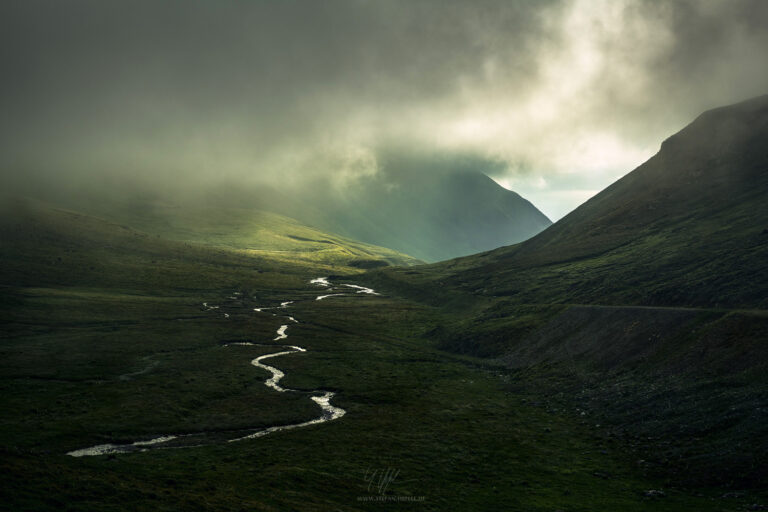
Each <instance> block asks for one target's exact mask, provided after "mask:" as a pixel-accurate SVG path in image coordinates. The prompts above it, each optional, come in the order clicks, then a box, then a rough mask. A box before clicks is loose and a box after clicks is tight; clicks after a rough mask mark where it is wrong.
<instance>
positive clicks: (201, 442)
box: [67, 277, 378, 457]
mask: <svg viewBox="0 0 768 512" xmlns="http://www.w3.org/2000/svg"><path fill="white" fill-rule="evenodd" d="M310 284H313V285H316V286H320V287H323V288H325V289H326V290H327V291H333V290H334V288H333V286H332V285H331V283H330V282H329V281H328V278H326V277H318V278H316V279H312V280H311V281H310ZM340 286H343V287H345V288H349V289H350V290H349V291H350V293H331V294H325V295H318V296H317V297H316V298H315V300H316V301H317V300H323V299H326V298H328V297H339V296H348V295H356V294H368V295H378V293H376V292H375V291H374V290H372V289H371V288H366V287H364V286H358V285H354V284H342V285H340ZM352 292H353V293H352ZM228 299H231V300H239V299H242V294H241V293H240V292H234V293H233V295H232V296H230V297H228ZM293 303H294V301H292V300H289V301H285V302H281V303H280V305H279V306H274V307H262V308H253V310H254V311H255V312H257V313H259V312H266V311H268V310H280V309H287V308H288V306H290V305H291V304H293ZM203 308H204V309H205V311H215V310H217V309H219V308H220V306H213V305H209V304H208V303H207V302H203ZM271 314H272V316H277V314H276V313H271ZM223 316H224V318H229V314H227V313H223ZM285 318H287V319H288V320H289V321H291V322H294V323H299V321H298V320H296V319H295V318H294V317H293V316H289V315H285ZM288 326H289V324H283V325H281V326H280V327H279V328H278V329H277V336H276V337H275V338H274V340H273V341H281V340H284V339H286V338H288V333H287V331H288ZM231 345H249V346H260V347H267V346H269V347H279V348H282V349H285V350H282V351H280V352H274V353H271V354H265V355H261V356H259V357H257V358H255V359H252V360H251V364H252V365H253V366H256V367H257V368H261V369H262V370H266V371H268V372H269V373H271V374H272V376H271V377H270V378H268V379H267V380H265V381H264V385H265V386H267V387H268V388H271V389H273V390H275V391H277V392H278V393H286V392H289V393H306V394H308V395H310V396H309V398H310V399H311V400H312V401H314V402H315V403H316V404H317V405H318V406H319V407H320V410H321V414H320V416H318V417H317V418H315V419H312V420H309V421H304V422H301V423H293V424H289V425H276V426H272V427H266V428H254V429H245V430H236V431H232V430H230V431H215V432H213V431H209V432H197V433H192V434H178V435H171V434H168V435H160V436H157V437H154V438H152V439H149V440H146V441H134V442H132V443H124V444H112V443H107V444H99V445H96V446H91V447H88V448H81V449H79V450H73V451H71V452H67V455H69V456H72V457H85V456H94V455H109V454H116V453H129V452H143V451H147V450H150V449H158V448H183V447H193V446H206V445H210V444H214V443H215V442H228V443H233V442H236V441H242V440H244V439H254V438H257V437H263V436H266V435H268V434H272V433H274V432H279V431H281V430H292V429H296V428H301V427H308V426H310V425H317V424H318V423H325V422H326V421H332V420H336V419H339V418H341V417H342V416H344V414H346V411H345V410H344V409H342V408H341V407H336V406H334V405H332V404H331V399H332V398H333V396H334V395H335V393H333V392H331V391H324V390H319V389H316V390H313V391H300V390H296V389H289V388H284V387H282V386H280V380H281V379H282V378H283V377H285V373H283V372H282V371H281V370H279V369H278V368H275V367H274V366H270V365H268V364H264V363H263V362H262V361H265V360H267V359H272V358H275V357H281V356H286V355H289V354H296V353H299V352H306V351H307V350H306V349H304V348H302V347H299V346H296V345H276V344H272V343H270V344H262V343H251V342H233V343H227V344H225V345H224V346H225V347H226V346H231ZM131 375H134V374H131Z"/></svg>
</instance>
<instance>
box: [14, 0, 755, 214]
mask: <svg viewBox="0 0 768 512" xmlns="http://www.w3.org/2000/svg"><path fill="white" fill-rule="evenodd" d="M0 20H2V21H0V24H2V26H1V27H0V59H2V69H3V80H2V81H0V93H1V96H0V102H1V106H2V111H3V116H2V120H0V137H1V138H0V154H1V155H2V156H1V157H0V158H1V159H2V161H0V165H2V173H3V177H4V180H3V181H4V183H5V185H6V186H7V185H8V184H9V183H11V182H15V184H17V185H18V184H29V183H30V182H31V180H34V179H37V180H38V182H39V181H42V182H44V183H51V182H55V183H58V182H61V183H75V184H77V183H81V182H82V181H83V180H88V181H94V180H95V181H98V179H102V178H104V177H108V176H112V177H115V176H116V177H117V178H118V179H125V178H126V177H130V178H131V179H132V178H134V177H136V178H137V179H139V180H143V181H145V182H147V183H151V184H152V186H155V187H160V188H164V189H167V190H177V189H179V188H190V189H195V188H199V187H209V186H213V185H214V184H216V182H219V181H228V182H257V181H265V180H266V181H269V182H271V183H273V184H274V183H278V184H281V185H285V186H289V185H296V184H306V183H307V182H315V181H318V180H319V181H320V182H321V183H323V184H325V185H326V186H327V187H328V188H329V189H333V190H336V191H340V192H342V193H343V191H344V190H345V188H346V187H347V185H348V184H349V183H350V182H354V181H355V180H356V179H357V177H359V176H365V175H370V174H372V173H375V172H377V169H378V168H379V166H381V165H383V164H382V161H383V160H382V158H381V155H382V154H383V153H391V151H393V148H397V150H399V151H403V152H409V151H416V152H418V153H419V154H424V153H425V152H426V153H429V152H433V153H435V154H436V155H446V154H449V155H450V154H464V155H472V156H473V159H475V160H477V161H486V162H488V165H487V167H485V166H482V165H481V166H480V167H481V168H480V169H479V170H485V171H487V172H489V173H492V174H493V177H494V178H495V179H497V180H498V181H499V182H500V183H502V184H504V185H507V186H509V187H510V188H512V189H514V190H516V191H518V192H520V193H522V194H523V195H525V196H527V197H529V198H530V199H531V200H532V201H533V202H534V203H535V204H537V205H539V206H540V207H541V208H542V210H543V211H544V212H545V213H547V214H548V215H550V216H551V217H553V218H558V217H560V216H561V215H562V214H564V213H566V212H567V211H568V210H570V209H572V208H573V207H575V206H576V205H577V204H578V203H579V202H581V201H583V200H584V199H585V198H587V197H589V195H591V194H593V193H595V192H596V191H598V190H599V189H600V188H602V187H604V186H606V185H608V184H609V183H610V182H612V181H613V180H614V179H616V178H617V177H619V176H621V175H622V174H624V173H626V172H628V171H630V170H631V169H632V168H634V167H635V166H636V165H638V164H639V163H641V162H642V161H643V160H644V159H645V158H647V157H648V156H650V155H651V154H652V153H653V152H655V150H656V149H657V148H658V145H659V143H660V142H661V140H662V139H663V138H665V137H666V136H668V135H670V134H671V133H672V132H674V131H676V130H677V129H679V128H680V127H682V126H683V125H684V124H686V123H687V122H688V121H690V120H691V119H692V118H693V117H695V116H696V115H697V114H698V113H700V112H701V111H702V110H705V109H707V108H710V107H714V106H718V105H722V104H727V103H729V102H734V101H738V100H740V99H744V98H747V97H750V96H755V95H758V94H762V93H765V92H768V60H767V59H766V58H765V55H766V54H767V53H768V29H766V27H768V3H767V2H765V1H763V0H733V1H727V2H726V1H707V0H687V1H685V0H680V1H674V2H672V1H670V2H663V1H655V0H647V1H642V0H637V1H630V0H573V1H540V2H532V1H527V0H521V1H518V2H511V1H509V0H501V1H478V2H458V1H456V2H451V1H445V0H434V1H410V0H409V1H386V2H373V1H363V0H360V1H331V2H315V1H310V0H305V1H281V2H271V1H262V2H244V1H219V2H203V1H200V2H192V1H187V0H185V1H180V0H177V1H165V2H157V1H154V0H153V1H144V2H141V1H138V2H137V1H130V2H129V1H125V2H113V1H105V0H93V1H69V2H60V1H53V0H51V1H46V2H40V1H35V0H23V1H19V2H8V1H7V2H3V4H2V6H0ZM435 167H436V166H425V169H424V172H439V170H435ZM483 167H485V168H483Z"/></svg>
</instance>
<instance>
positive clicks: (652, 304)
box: [370, 96, 768, 489]
mask: <svg viewBox="0 0 768 512" xmlns="http://www.w3.org/2000/svg"><path fill="white" fill-rule="evenodd" d="M766 262H768V96H763V97H759V98H755V99H753V100H749V101H746V102H743V103H739V104H736V105H731V106H728V107H723V108H718V109H714V110H710V111H708V112H705V113H704V114H702V115H700V116H699V117H698V118H697V119H696V120H695V121H693V122H692V123H691V124H690V125H688V126H687V127H685V128H684V129H683V130H681V131H680V132H678V133H677V134H675V135H673V136H672V137H670V138H668V139H667V140H666V141H664V143H663V144H662V145H661V148H660V150H659V152H658V153H657V154H656V155H655V156H653V157H652V158H651V159H650V160H648V161H647V162H645V163H644V164H642V165H641V166H640V167H638V168H637V169H635V170H634V171H632V172H631V173H629V174H627V175H626V176H625V177H623V178H622V179H620V180H618V181H617V182H616V183H614V184H612V185H611V186H609V187H608V188H606V189H605V190H603V191H602V192H601V193H599V194H598V195H596V196H595V197H593V198H592V199H590V200H589V201H587V202H586V203H585V204H584V205H582V206H581V207H579V208H578V209H576V210H575V211H574V212H572V213H571V214H570V215H568V216H566V217H565V218H564V219H562V220H560V221H558V222H557V223H555V224H554V225H552V226H551V227H549V228H548V229H546V230H545V231H543V232H542V233H540V234H539V235H537V236H535V237H533V238H531V239H530V240H527V241H525V242H523V243H520V244H517V245H513V246H509V247H502V248H499V249H496V250H493V251H489V252H485V253H481V254H476V255H472V256H468V257H465V258H458V259H455V260H450V261H446V262H442V263H438V264H433V265H426V266H421V267H414V268H409V269H384V270H381V271H375V272H373V273H372V274H370V281H372V282H375V284H376V286H377V287H378V288H380V289H382V290H384V291H389V292H392V293H399V294H401V295H407V296H410V297H411V298H415V299H417V300H418V301H421V302H425V303H428V304H431V305H433V306H438V307H439V308H440V309H441V310H442V311H444V314H445V320H444V321H443V322H442V323H441V324H440V325H438V326H437V327H435V328H434V329H432V330H431V331H430V332H429V333H428V335H429V336H431V337H432V338H433V339H434V340H436V342H437V344H438V346H440V347H441V348H443V349H447V350H450V351H453V352H459V353H468V354H471V355H475V356H484V357H493V358H495V359H494V360H495V361H496V362H497V363H498V364H501V365H503V366H505V367H506V368H508V369H510V370H511V371H513V372H514V373H513V375H514V378H513V381H514V382H515V392H516V393H519V394H524V395H525V394H528V395H530V396H534V397H536V398H535V399H536V400H537V401H538V402H539V403H543V404H546V406H547V408H548V409H549V410H563V409H565V410H572V411H575V413H576V414H578V415H579V416H581V417H587V418H588V419H586V420H585V421H589V422H591V423H592V424H594V425H595V430H596V433H595V435H597V436H601V437H602V438H604V439H605V440H606V442H610V443H618V444H619V445H621V446H623V447H624V449H626V450H629V451H631V452H632V453H635V454H636V455H637V459H639V460H640V461H641V462H639V464H642V467H643V468H645V471H647V472H649V473H652V474H657V475H662V477H663V478H665V479H666V481H667V485H670V486H675V485H725V486H729V487H736V488H756V489H764V488H765V485H766V482H768V455H766V454H768V427H766V422H765V416H764V413H763V411H765V410H768V399H767V398H766V397H768V351H766V340H768V266H767V265H766Z"/></svg>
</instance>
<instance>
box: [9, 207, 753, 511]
mask: <svg viewBox="0 0 768 512" xmlns="http://www.w3.org/2000/svg"><path fill="white" fill-rule="evenodd" d="M2 230H3V231H2V235H3V236H2V241H3V243H2V245H0V249H1V251H0V255H2V274H1V275H2V283H3V285H4V286H3V294H2V306H3V307H2V323H3V330H2V333H3V335H2V336H3V337H2V355H3V357H2V361H3V363H2V365H1V366H0V385H2V388H3V389H2V393H0V397H2V398H1V399H0V400H2V401H1V402H0V407H1V408H2V410H3V411H4V414H3V416H2V420H1V421H0V451H2V457H0V459H1V460H2V462H1V464H2V467H3V473H4V475H5V477H4V480H3V484H2V485H0V491H2V495H3V496H2V498H3V499H2V502H1V503H2V505H0V508H5V509H9V510H57V511H58V510H98V511H105V510H153V511H154V510H179V509H188V510H193V509H194V510H313V511H315V510H367V509H371V508H377V509H378V508H380V507H381V504H380V503H369V504H366V503H362V502H359V501H357V497H358V496H368V495H377V493H376V492H375V491H371V490H369V489H368V483H367V482H366V481H365V479H364V477H365V473H366V471H367V470H373V469H385V468H390V467H391V468H394V469H396V470H399V471H400V474H399V475H398V478H397V479H396V480H395V482H393V483H392V484H391V485H390V487H389V490H388V491H387V494H388V495H391V496H392V495H396V496H424V497H425V501H424V502H423V503H419V504H415V505H414V506H416V507H418V508H420V509H424V510H446V509H463V510H468V509H472V510H498V508H499V506H500V504H503V506H504V508H506V509H511V510H526V511H527V510H554V509H567V510H646V509H648V508H649V507H653V509H654V510H723V509H725V510H739V509H741V508H742V507H743V505H744V503H746V502H745V501H744V500H720V499H713V498H717V497H718V496H719V495H720V494H721V493H722V492H718V491H716V490H707V491H704V494H703V495H702V496H696V495H694V493H693V492H692V491H685V490H682V489H679V488H677V489H676V488H674V482H666V481H663V480H658V479H656V478H655V477H653V476H647V475H645V474H644V472H643V471H642V468H638V467H636V465H635V464H634V461H633V459H631V458H629V459H628V458H627V456H626V454H624V453H623V452H622V450H621V444H620V443H616V442H614V441H613V440H610V439H604V438H602V437H601V436H600V435H599V432H598V431H596V430H595V429H594V428H593V426H592V425H591V424H589V423H587V422H585V421H584V418H583V417H581V416H579V415H578V413H576V412H574V411H566V410H556V409H554V408H550V407H542V406H541V404H539V403H537V402H536V401H535V400H532V399H531V398H530V397H528V396H526V395H525V391H520V390H519V389H518V388H519V385H518V383H516V382H515V381H514V377H513V376H512V375H510V374H509V373H508V372H507V371H506V370H503V369H502V368H499V367H493V366H489V365H488V364H487V363H486V362H483V361H479V360H475V359H471V358H466V357H460V356H455V355H451V354H448V353H445V352H443V351H440V350H438V349H437V348H436V347H435V346H434V344H433V343H431V342H429V341H426V340H424V339H422V338H421V334H422V333H423V331H424V330H428V329H430V328H432V327H434V326H435V325H437V324H438V323H440V322H441V321H442V316H441V315H442V313H441V312H439V311H438V310H435V309H433V308H430V307H426V306H423V305H419V304H416V303H413V302H409V301H406V300H402V299H397V298H394V297H352V298H336V300H328V301H323V302H316V301H314V300H313V299H314V296H315V295H316V293H317V291H316V290H312V289H311V288H310V287H308V284H307V279H308V278H310V277H315V276H316V275H318V274H324V273H327V272H329V271H330V270H334V271H335V272H336V273H337V274H346V275H348V276H352V275H356V273H357V272H358V270H356V269H354V268H351V267H342V266H339V265H336V266H335V267H330V266H328V265H327V264H322V263H318V264H317V265H314V264H313V265H311V266H310V265H307V264H306V263H303V262H301V261H297V262H296V261H294V262H290V261H287V260H275V259H271V258H267V257H261V256H255V255H254V254H252V253H248V252H244V251H242V250H232V249H224V248H222V247H223V246H224V245H226V244H219V245H220V246H219V247H206V246H202V245H199V244H192V243H185V242H177V241H167V240H163V239H161V238H158V237H154V236H147V235H143V234H142V233H140V232H135V231H132V230H130V229H127V228H120V227H119V226H116V225H114V224H110V223H106V222H103V221H98V220H96V219H93V218H91V217H86V216H82V215H78V214H74V213H71V212H62V211H57V212H49V211H46V210H43V211H40V210H34V209H33V210H32V211H31V212H27V214H25V215H19V214H18V212H16V214H15V215H5V216H4V217H3V223H2ZM235 290H238V291H240V292H241V293H242V294H243V295H242V297H243V298H242V299H237V300H227V299H226V297H227V296H229V295H230V294H231V292H232V291H235ZM287 299H297V300H298V302H297V304H296V305H295V306H294V308H295V309H294V310H292V313H294V314H295V315H296V316H297V317H298V318H300V319H301V321H302V323H301V324H298V325H295V326H293V327H291V330H290V331H289V332H290V335H291V336H292V338H290V341H291V342H293V343H299V344H301V345H302V346H305V347H306V348H308V349H309V352H307V353H306V354H301V355H296V356H295V357H294V356H290V357H285V358H281V360H280V361H279V363H278V364H276V366H278V367H280V368H281V369H283V370H284V371H285V372H286V374H287V376H286V378H285V381H284V383H285V385H286V386H289V387H294V388H299V389H312V388H315V387H322V388H324V389H332V390H337V391H338V392H339V395H338V397H337V399H335V400H336V403H338V404H339V405H340V406H342V407H344V408H345V409H347V411H348V415H347V416H346V417H345V418H344V419H342V420H340V421H337V422H334V423H331V424H325V425H319V426H316V427H310V428H306V429H302V430H297V431H293V432H287V433H281V434H276V435H272V436H268V437H265V438H262V439H257V440H253V441H247V442H242V443H238V444H235V445H221V446H211V447H205V448H196V449H184V450H160V451H152V452H148V453H143V454H130V455H119V456H116V457H96V458H87V459H72V458H70V457H67V456H64V455H63V453H64V452H65V451H67V450H69V449H72V448H78V447H82V446H87V445H90V444H93V443H97V442H107V441H114V440H126V439H135V438H136V437H145V436H152V435H156V434H163V433H174V432H194V431H199V430H201V429H211V428H213V429H224V428H242V427H245V426H258V425H265V424H275V423H282V422H293V421H297V420H302V419H307V418H309V417H313V416H314V415H315V414H316V413H317V411H316V410H315V409H314V408H313V407H308V406H310V405H312V404H307V403H306V401H304V400H300V399H297V398H296V397H292V396H290V395H277V394H276V393H273V392H270V391H269V390H268V389H267V388H265V387H264V386H263V384H262V379H263V378H264V375H263V373H262V372H259V370H257V369H255V368H253V367H252V366H250V365H249V364H248V361H249V360H250V359H251V358H252V357H254V356H255V355H256V354H258V353H260V352H261V351H264V350H266V349H264V348H261V347H228V348H221V347H220V346H219V345H220V343H221V342H222V341H224V340H232V339H248V340H254V341H264V340H269V339H271V338H272V336H273V335H274V330H275V329H276V328H277V326H278V325H279V324H280V323H281V320H280V319H278V318H273V317H271V316H270V315H268V314H263V315H258V314H255V313H254V312H253V307H255V306H262V305H272V304H275V303H277V302H279V301H282V300H287ZM203 301H208V302H215V303H217V304H221V305H222V309H221V310H217V311H213V312H212V311H204V310H203V308H201V306H200V304H201V302H203ZM223 312H228V314H230V318H228V319H225V318H224V317H223V315H222V314H221V313H223ZM276 362H277V361H276ZM510 377H513V378H512V379H510ZM521 393H523V394H521ZM658 487H664V488H665V490H666V491H667V497H666V498H663V499H659V500H652V499H649V498H644V497H643V496H642V492H643V491H644V490H647V489H652V488H658ZM745 499H750V500H751V499H754V498H753V497H752V496H749V497H748V498H745Z"/></svg>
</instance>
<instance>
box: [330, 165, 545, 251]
mask: <svg viewBox="0 0 768 512" xmlns="http://www.w3.org/2000/svg"><path fill="white" fill-rule="evenodd" d="M325 211H327V212H329V213H328V214H327V215H326V216H325V217H320V220H319V221H320V222H322V224H321V226H322V227H324V228H325V229H332V228H333V229H334V230H336V231H337V232H340V233H342V234H345V235H347V236H350V237H353V238H356V239H359V240H362V241H365V242H368V243H372V244H376V245H383V246H385V247H391V248H393V249H396V250H398V251H401V252H405V253H407V254H411V255H413V256H415V257H418V258H421V259H423V260H426V261H436V260H444V259H447V258H452V257H456V256H462V255H467V254H472V253H476V252H478V251H483V250H488V249H492V248H495V247H499V246H500V245H505V244H509V243H515V242H519V241H522V240H525V239H527V238H530V237H531V236H533V235H535V234H536V233H538V232H540V231H541V230H542V229H545V228H546V227H547V226H549V225H550V224H551V222H550V220H549V219H548V218H547V217H546V216H545V215H544V214H543V213H541V212H540V211H539V210H538V209H536V207H535V206H533V205H532V204H531V203H530V202H529V201H527V200H526V199H524V198H522V197H521V196H520V195H518V194H517V193H515V192H512V191H510V190H507V189H505V188H503V187H501V186H499V185H498V184H497V183H496V182H494V181H493V180H492V179H490V178H489V177H488V176H486V175H485V174H483V173H481V172H473V171H466V170H463V171H456V172H445V173H426V174H424V173H420V172H419V169H418V168H417V167H409V166H407V165H406V166H404V167H399V168H398V171H397V172H393V171H384V172H381V173H379V174H377V175H376V176H375V177H373V178H371V179H367V180H364V181H362V182H361V183H357V184H356V185H355V187H354V188H352V189H351V190H350V191H349V193H347V194H345V196H344V198H343V199H341V200H338V201H335V202H333V203H332V204H328V205H327V207H326V208H325ZM315 219H317V217H315ZM315 222H317V220H315Z"/></svg>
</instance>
